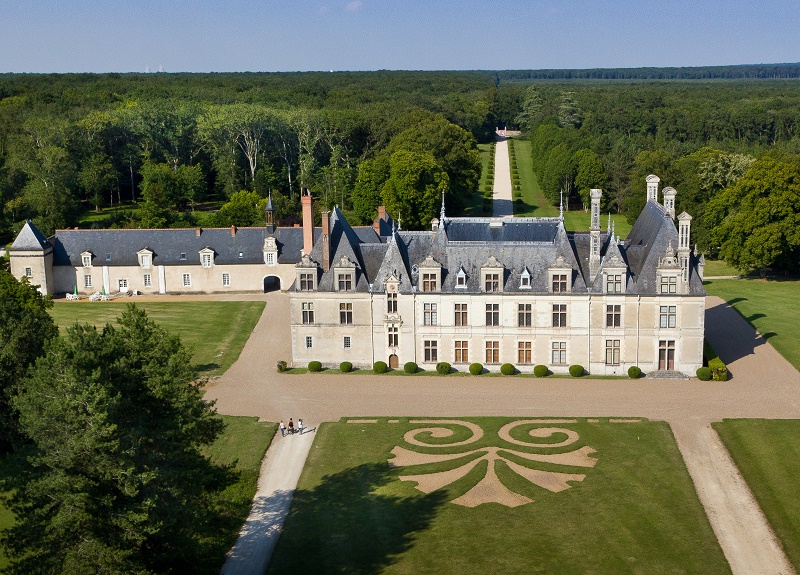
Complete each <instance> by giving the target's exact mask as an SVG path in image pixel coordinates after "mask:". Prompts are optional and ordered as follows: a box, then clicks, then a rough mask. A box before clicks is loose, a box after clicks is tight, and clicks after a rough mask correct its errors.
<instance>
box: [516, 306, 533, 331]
mask: <svg viewBox="0 0 800 575" xmlns="http://www.w3.org/2000/svg"><path fill="white" fill-rule="evenodd" d="M531 315H532V313H531V304H529V303H521V304H519V306H518V313H517V316H518V317H517V324H518V325H519V327H531Z"/></svg>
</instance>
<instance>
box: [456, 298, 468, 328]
mask: <svg viewBox="0 0 800 575" xmlns="http://www.w3.org/2000/svg"><path fill="white" fill-rule="evenodd" d="M468 325H469V319H468V318H467V304H465V303H457V304H456V327H467V326H468Z"/></svg>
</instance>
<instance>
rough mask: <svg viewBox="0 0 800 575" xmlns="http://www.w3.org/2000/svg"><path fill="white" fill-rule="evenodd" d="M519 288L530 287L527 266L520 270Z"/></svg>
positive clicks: (529, 275) (529, 274)
mask: <svg viewBox="0 0 800 575" xmlns="http://www.w3.org/2000/svg"><path fill="white" fill-rule="evenodd" d="M519 289H531V273H530V272H529V271H528V268H525V269H524V270H522V273H521V274H520V276H519Z"/></svg>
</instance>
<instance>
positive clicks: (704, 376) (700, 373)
mask: <svg viewBox="0 0 800 575" xmlns="http://www.w3.org/2000/svg"><path fill="white" fill-rule="evenodd" d="M697 379H699V380H700V381H709V380H710V379H711V368H709V367H698V368H697Z"/></svg>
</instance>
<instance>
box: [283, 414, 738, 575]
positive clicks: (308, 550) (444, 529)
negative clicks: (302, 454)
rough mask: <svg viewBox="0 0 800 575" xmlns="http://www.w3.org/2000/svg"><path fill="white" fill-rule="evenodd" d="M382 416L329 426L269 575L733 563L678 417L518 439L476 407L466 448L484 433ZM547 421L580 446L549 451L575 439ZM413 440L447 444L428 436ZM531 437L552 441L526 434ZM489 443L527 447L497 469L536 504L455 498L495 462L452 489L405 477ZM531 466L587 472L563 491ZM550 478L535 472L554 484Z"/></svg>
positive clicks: (718, 567) (527, 427) (518, 433)
mask: <svg viewBox="0 0 800 575" xmlns="http://www.w3.org/2000/svg"><path fill="white" fill-rule="evenodd" d="M377 421H378V422H377V423H347V422H346V421H345V420H343V421H340V422H338V423H329V424H323V425H322V426H321V427H320V429H319V431H318V435H317V437H316V438H315V443H314V447H313V448H312V450H311V453H310V455H309V459H308V460H307V463H306V466H305V468H304V470H303V474H302V476H301V478H300V482H299V485H298V490H297V491H296V492H295V494H294V499H293V503H292V507H291V510H290V512H289V516H288V518H287V521H286V523H285V525H284V528H283V531H282V534H281V537H280V540H279V541H278V544H277V547H276V549H275V553H274V555H273V557H272V561H271V563H270V566H269V569H268V573H270V574H281V573H319V574H324V573H363V574H366V573H396V574H409V575H410V574H424V573H435V574H444V575H447V574H461V573H582V574H593V575H601V574H609V575H611V574H614V575H616V574H619V573H647V574H648V575H657V574H661V573H670V574H677V573H704V574H715V573H730V570H729V568H728V565H727V563H726V561H725V558H724V556H723V554H722V551H721V550H720V548H719V545H718V544H717V541H716V539H715V538H714V535H713V532H712V530H711V527H710V525H709V523H708V520H707V518H706V516H705V514H704V512H703V509H702V506H701V505H700V503H699V501H698V500H697V496H696V494H695V491H694V487H693V484H692V482H691V479H690V478H689V475H688V473H687V472H686V468H685V466H684V463H683V460H682V458H681V456H680V453H679V452H678V449H677V447H676V445H675V441H674V438H673V436H672V433H671V430H670V429H669V426H668V425H667V424H665V423H662V422H648V421H640V422H638V423H612V422H610V421H608V420H600V421H599V422H594V421H593V422H589V421H588V420H585V419H581V420H578V421H577V422H575V423H558V422H555V421H554V422H548V423H545V424H523V425H519V426H517V427H516V428H515V430H514V431H511V432H510V435H509V436H510V438H511V439H513V440H514V443H518V444H517V445H511V444H510V443H508V442H507V440H504V439H500V437H499V436H498V432H499V430H500V429H501V427H502V426H504V425H506V424H509V423H510V422H513V421H515V420H514V419H508V418H468V419H464V420H462V421H468V422H472V423H473V424H478V425H479V426H480V427H481V428H482V429H483V430H484V435H483V437H482V438H480V439H478V440H477V441H475V442H474V443H471V444H469V445H463V446H458V447H456V446H446V445H444V444H447V443H451V444H452V443H454V442H459V441H465V440H468V439H469V437H470V435H471V433H470V432H469V431H466V430H465V429H464V428H463V427H462V426H460V425H453V424H449V425H444V427H446V428H448V429H449V430H450V433H448V432H442V430H439V431H435V430H434V431H427V432H425V431H423V432H418V433H417V434H416V435H415V434H408V432H409V431H410V430H412V429H419V428H426V427H428V428H430V427H432V425H430V424H419V423H418V424H412V423H410V422H409V420H408V418H399V420H398V422H397V423H389V420H388V419H386V418H379V419H377ZM442 426H443V425H442V424H438V425H436V427H442ZM534 427H565V428H568V429H569V430H572V431H574V432H577V434H578V436H579V437H578V439H577V442H575V443H573V444H572V445H569V446H567V447H560V446H559V445H554V446H553V447H551V448H547V447H543V446H541V444H542V443H550V444H553V443H555V442H562V440H565V437H567V436H565V434H561V433H556V434H555V435H550V436H547V435H546V434H544V436H543V434H538V435H535V436H531V435H530V434H529V433H528V432H529V431H531V430H532V428H534ZM404 435H405V439H404ZM448 435H449V436H448ZM537 437H541V439H537ZM407 439H411V441H415V440H416V441H421V442H423V443H425V444H428V445H431V444H437V445H441V447H417V446H415V445H412V444H411V443H410V442H408V441H406V440H407ZM526 441H527V442H535V441H538V442H540V446H539V447H530V446H522V445H519V443H523V444H524V443H525V442H526ZM395 446H402V447H404V448H405V449H407V450H408V451H411V452H415V453H427V454H431V453H437V452H438V453H450V454H452V453H455V454H458V453H464V454H465V457H460V458H457V459H452V460H450V461H444V462H438V463H430V462H429V463H427V464H422V465H417V464H416V463H417V462H416V461H412V463H414V465H412V466H410V467H390V466H389V465H388V463H387V460H388V459H390V458H391V457H392V455H391V451H392V449H393V448H394V447H395ZM487 446H498V447H501V448H503V449H506V450H509V451H511V450H513V451H515V452H516V454H514V453H510V452H509V451H499V452H497V455H498V456H499V457H501V458H502V460H500V461H497V462H496V463H495V466H494V469H495V470H496V474H497V478H498V479H499V481H500V482H502V485H504V486H505V487H506V488H507V489H508V490H510V492H513V493H512V497H520V496H522V497H526V498H529V499H532V500H533V501H532V502H528V503H525V504H521V505H518V506H515V507H507V506H505V505H501V504H500V503H495V502H488V503H483V504H479V505H477V506H473V507H467V506H463V505H458V504H456V503H453V500H454V499H456V498H459V497H470V496H471V495H475V494H476V492H475V491H473V490H472V488H473V487H474V486H475V485H477V484H478V482H479V481H481V478H484V480H485V479H486V478H489V479H491V474H487V469H488V464H487V463H486V461H481V462H479V463H477V465H475V466H474V467H473V468H472V469H471V470H469V471H467V472H466V474H464V475H462V476H461V477H460V478H458V477H447V478H442V479H443V480H442V481H441V482H440V484H439V485H440V488H439V489H436V490H433V491H430V490H429V493H427V494H425V493H423V492H421V491H419V490H417V489H416V488H415V485H416V483H415V482H414V481H401V480H400V479H399V477H400V476H401V475H412V474H428V475H427V476H426V477H428V478H430V479H429V480H428V481H431V482H433V481H434V479H436V476H434V475H432V474H433V473H435V472H440V471H448V470H452V469H454V468H457V467H459V466H462V465H464V464H466V463H468V462H470V461H472V460H474V459H475V457H479V456H476V455H470V454H469V452H470V451H471V450H474V449H475V448H476V447H477V448H481V447H487ZM584 446H589V447H591V448H593V449H595V450H596V451H597V452H596V453H594V454H593V457H595V458H596V460H597V464H596V465H595V466H594V467H585V466H579V465H575V463H576V462H575V461H570V462H567V463H569V465H565V464H563V462H562V463H558V464H557V463H555V462H553V461H551V462H545V463H536V462H532V461H530V460H529V459H527V458H523V457H522V456H520V455H519V454H520V453H521V454H523V455H524V454H530V453H553V452H555V453H565V452H569V451H572V450H574V449H575V448H577V447H581V448H582V447H584ZM481 453H482V452H481ZM401 457H402V454H401ZM403 463H408V461H404V462H403ZM512 466H517V467H516V470H514V469H512ZM521 468H527V470H528V473H530V471H529V470H531V469H537V470H539V471H545V472H547V471H551V472H561V473H570V474H578V475H585V478H584V479H583V481H576V480H573V481H572V483H571V487H570V488H567V489H564V490H562V491H560V492H552V491H550V490H546V489H544V488H542V487H537V486H536V485H534V484H533V483H531V482H530V481H529V480H527V479H524V478H523V476H522V475H520V474H518V470H520V469H521ZM523 473H525V470H524V469H523ZM544 475H546V474H542V475H538V476H537V475H535V474H534V473H531V474H530V476H529V477H532V478H536V479H537V480H538V481H539V484H546V481H544V480H542V477H543V476H544ZM547 476H548V477H552V475H547ZM439 477H441V476H439ZM423 480H424V479H423ZM533 480H534V479H531V481H533ZM494 486H495V487H497V484H496V483H494ZM500 490H501V491H502V487H501V488H500ZM477 491H479V490H477ZM495 492H497V491H495ZM483 493H484V494H487V493H489V494H491V493H492V491H491V490H489V489H486V490H483ZM514 494H516V495H514ZM478 495H479V496H480V493H478ZM506 495H507V494H506Z"/></svg>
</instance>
